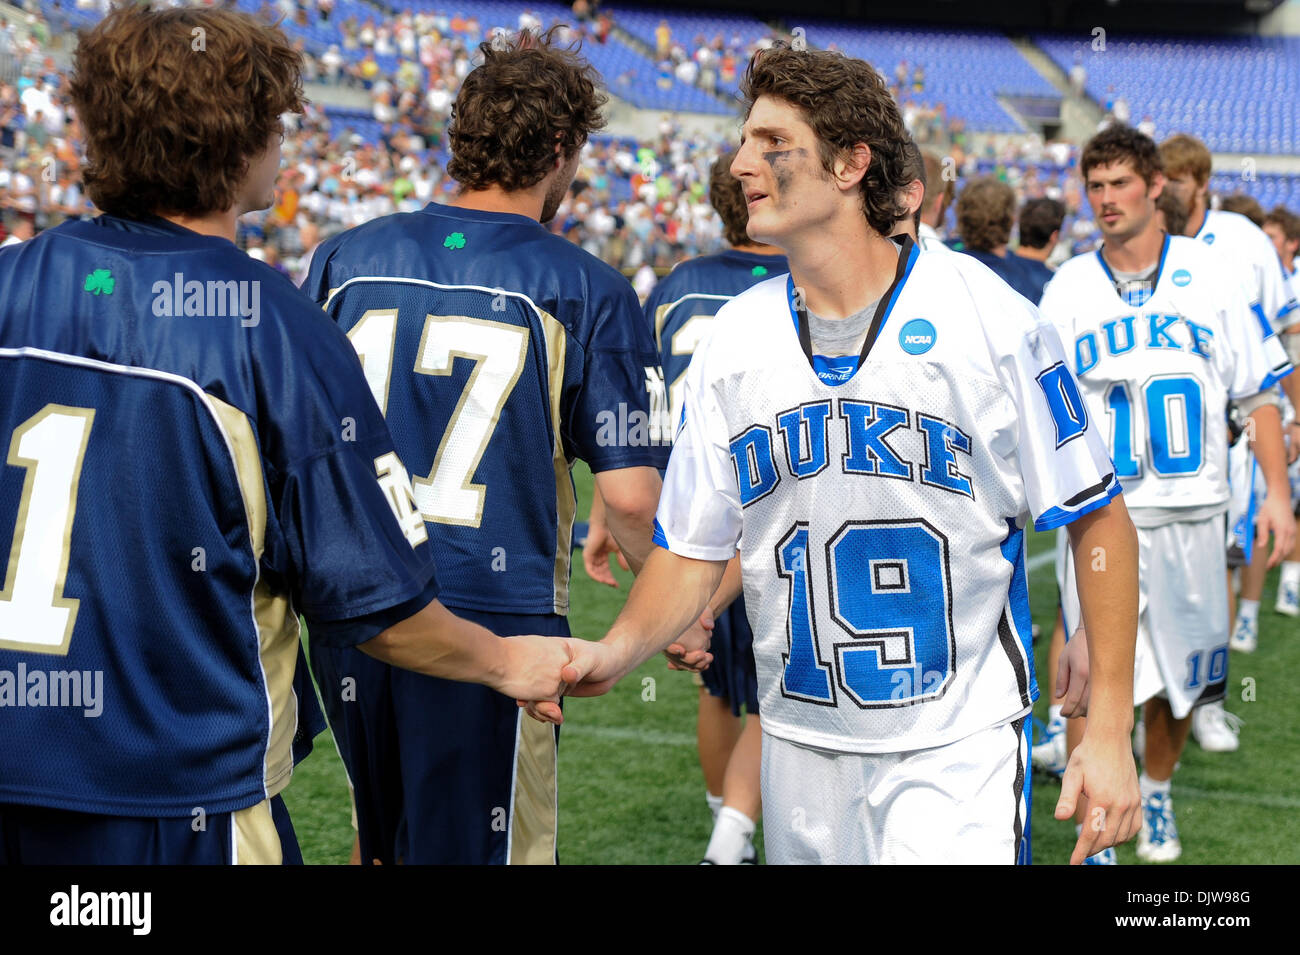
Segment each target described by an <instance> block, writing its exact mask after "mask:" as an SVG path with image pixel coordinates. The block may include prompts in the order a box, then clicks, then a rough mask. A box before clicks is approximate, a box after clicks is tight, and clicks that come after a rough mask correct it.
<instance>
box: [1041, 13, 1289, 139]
mask: <svg viewBox="0 0 1300 955" xmlns="http://www.w3.org/2000/svg"><path fill="white" fill-rule="evenodd" d="M1034 40H1035V42H1036V43H1037V44H1038V45H1039V46H1040V47H1041V48H1042V49H1043V50H1044V51H1045V52H1046V53H1047V54H1048V55H1049V56H1050V57H1051V58H1052V60H1053V61H1054V62H1055V63H1056V64H1057V65H1058V66H1060V67H1061V69H1063V70H1066V71H1067V72H1068V71H1069V70H1070V69H1071V67H1073V65H1074V63H1075V61H1076V57H1077V58H1078V59H1079V61H1080V62H1082V63H1083V66H1084V68H1085V69H1086V70H1087V74H1088V75H1087V83H1086V86H1085V89H1086V92H1087V93H1088V95H1089V96H1091V97H1092V98H1093V99H1095V100H1097V101H1098V102H1099V103H1102V104H1103V105H1105V104H1106V103H1107V102H1108V101H1110V100H1113V99H1114V97H1115V96H1122V97H1123V98H1124V100H1125V101H1126V102H1127V103H1128V105H1129V109H1130V111H1131V121H1132V122H1134V123H1137V122H1139V121H1141V120H1142V119H1143V117H1145V116H1150V117H1151V118H1152V119H1153V120H1154V122H1155V124H1156V134H1157V138H1164V137H1165V136H1168V135H1170V134H1172V133H1177V132H1192V133H1195V134H1196V135H1197V136H1198V137H1199V138H1200V139H1202V140H1204V141H1205V143H1206V145H1208V146H1209V147H1210V149H1211V150H1212V151H1214V152H1234V153H1243V152H1244V153H1273V154H1284V153H1294V152H1296V151H1297V149H1298V148H1300V113H1298V112H1297V110H1296V98H1297V95H1300V37H1258V36H1248V37H1186V36H1184V37H1159V36H1139V37H1132V38H1127V37H1125V38H1121V37H1120V36H1117V35H1113V34H1112V35H1111V36H1110V37H1108V38H1107V41H1106V48H1105V50H1104V51H1094V50H1093V49H1092V47H1091V43H1092V40H1091V37H1086V38H1084V39H1082V40H1081V39H1080V38H1079V37H1078V36H1070V37H1065V36H1051V35H1042V36H1036V37H1034ZM1189 62H1194V63H1195V64H1196V68H1195V69H1194V70H1188V69H1187V68H1186V67H1187V64H1188V63H1189Z"/></svg>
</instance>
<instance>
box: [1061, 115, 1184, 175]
mask: <svg viewBox="0 0 1300 955" xmlns="http://www.w3.org/2000/svg"><path fill="white" fill-rule="evenodd" d="M1162 158H1163V157H1162V150H1158V149H1156V141H1155V140H1154V139H1152V138H1151V137H1150V136H1148V135H1147V134H1146V133H1144V132H1142V131H1141V130H1138V129H1134V128H1133V127H1132V126H1125V125H1124V124H1123V123H1112V124H1111V125H1109V126H1107V127H1106V128H1105V129H1103V130H1102V131H1101V132H1099V133H1098V134H1097V135H1096V136H1093V137H1092V139H1090V140H1088V141H1087V142H1086V143H1084V144H1083V152H1082V153H1080V154H1079V175H1080V176H1082V177H1083V181H1084V184H1085V185H1086V184H1087V182H1088V173H1090V172H1091V171H1092V170H1093V169H1094V168H1096V167H1097V166H1110V165H1113V164H1115V163H1120V162H1127V163H1128V164H1129V165H1131V166H1132V167H1133V171H1134V172H1135V173H1137V174H1138V175H1139V176H1141V177H1142V181H1143V182H1145V183H1146V184H1147V186H1148V187H1150V185H1151V182H1152V180H1154V179H1155V177H1156V173H1162V172H1164V171H1165V164H1164V162H1163V161H1162Z"/></svg>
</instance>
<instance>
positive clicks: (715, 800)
mask: <svg viewBox="0 0 1300 955" xmlns="http://www.w3.org/2000/svg"><path fill="white" fill-rule="evenodd" d="M704 798H705V800H707V801H708V804H709V812H710V813H712V815H713V821H714V822H715V823H716V822H717V821H718V810H719V809H721V808H722V797H721V796H715V795H713V793H711V792H709V791H708V790H705V792H704Z"/></svg>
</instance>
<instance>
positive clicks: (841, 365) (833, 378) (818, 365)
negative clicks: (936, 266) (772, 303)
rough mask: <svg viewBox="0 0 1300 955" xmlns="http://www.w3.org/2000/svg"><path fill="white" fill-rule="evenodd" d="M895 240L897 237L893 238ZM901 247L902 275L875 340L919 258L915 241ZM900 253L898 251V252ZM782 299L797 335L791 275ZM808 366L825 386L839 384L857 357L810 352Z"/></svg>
mask: <svg viewBox="0 0 1300 955" xmlns="http://www.w3.org/2000/svg"><path fill="white" fill-rule="evenodd" d="M895 241H897V240H895ZM902 247H903V248H905V249H909V252H908V256H907V264H906V265H905V266H904V267H903V274H902V275H901V276H900V277H899V278H898V280H897V281H896V282H895V284H894V287H893V290H892V291H891V292H890V294H889V299H888V301H886V303H885V311H884V314H883V316H882V317H881V320H880V329H879V332H878V333H877V335H876V340H877V341H879V340H880V335H882V334H884V331H885V325H886V324H888V322H889V316H890V314H891V313H892V312H893V311H894V305H895V304H897V302H898V296H899V295H900V294H902V291H903V286H904V285H906V284H907V280H908V278H909V277H910V276H911V274H912V267H913V266H914V265H916V260H917V259H918V258H920V255H921V248H920V246H918V245H916V244H915V243H902ZM900 254H901V251H900ZM785 299H786V307H787V308H789V309H790V321H791V323H792V324H793V325H794V333H795V335H796V336H798V334H799V310H798V309H797V308H795V304H794V276H793V275H789V276H786V280H785ZM811 357H812V369H813V372H814V373H815V374H816V375H817V377H818V378H820V379H821V380H822V382H823V383H825V384H827V385H832V386H834V385H842V384H844V383H845V382H846V381H848V380H849V379H851V378H852V377H853V376H854V375H856V374H857V373H858V366H859V364H860V362H861V358H860V356H858V355H840V356H836V357H834V358H828V357H827V356H825V355H813V356H811Z"/></svg>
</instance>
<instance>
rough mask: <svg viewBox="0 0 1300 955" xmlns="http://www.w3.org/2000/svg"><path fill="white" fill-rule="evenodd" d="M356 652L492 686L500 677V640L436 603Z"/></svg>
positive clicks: (502, 644)
mask: <svg viewBox="0 0 1300 955" xmlns="http://www.w3.org/2000/svg"><path fill="white" fill-rule="evenodd" d="M359 649H361V650H363V651H365V652H366V653H368V654H370V656H372V657H374V658H375V659H376V660H382V661H383V662H384V663H388V664H391V665H392V666H395V667H402V668H403V669H406V670H414V671H416V672H417V673H423V674H425V675H426V676H436V677H442V678H443V679H446V680H464V681H466V682H470V683H483V684H485V685H487V686H490V687H493V688H495V687H496V686H498V685H499V684H500V683H501V681H502V680H503V679H504V677H505V673H506V648H505V641H504V640H503V639H502V638H501V637H498V636H497V635H496V634H494V633H492V632H491V631H490V630H488V629H487V628H486V627H481V626H479V625H478V624H476V623H470V622H469V621H468V620H462V619H461V618H460V617H457V616H456V615H455V614H453V613H452V612H451V611H450V610H448V609H447V608H446V607H444V606H443V605H442V604H441V603H440V602H439V601H437V600H434V601H431V602H430V603H429V605H428V606H426V607H425V608H424V609H423V610H421V611H420V612H419V613H416V614H413V615H412V616H410V617H407V618H406V619H405V620H403V621H402V622H401V623H397V624H394V625H393V626H391V627H389V628H388V629H387V630H385V631H383V632H382V633H380V634H379V635H378V636H377V637H375V638H374V639H373V640H367V641H366V642H365V643H362V644H360V645H359Z"/></svg>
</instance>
